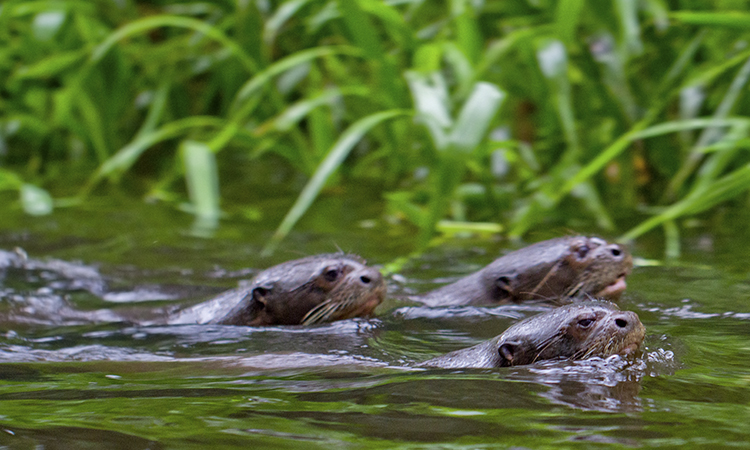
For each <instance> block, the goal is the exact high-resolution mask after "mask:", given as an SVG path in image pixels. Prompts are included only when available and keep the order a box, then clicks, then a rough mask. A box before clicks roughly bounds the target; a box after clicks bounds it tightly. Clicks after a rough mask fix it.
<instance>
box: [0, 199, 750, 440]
mask: <svg viewBox="0 0 750 450" xmlns="http://www.w3.org/2000/svg"><path fill="white" fill-rule="evenodd" d="M333 197H334V198H333V199H321V200H319V202H318V203H317V204H316V210H315V211H312V212H310V213H309V214H308V215H307V216H306V218H305V220H304V221H303V222H302V223H301V224H300V226H299V227H298V228H299V231H297V232H295V233H294V234H293V235H292V236H291V237H290V238H289V240H287V241H286V242H284V243H283V244H282V246H281V248H280V250H279V251H278V252H277V253H276V254H275V255H274V256H273V257H271V258H268V259H263V258H261V257H260V256H259V250H260V248H261V247H262V245H263V244H264V243H265V242H266V241H267V239H268V237H269V235H270V230H268V229H263V228H262V227H260V225H258V226H255V225H253V224H252V223H249V222H248V221H247V220H246V219H243V220H233V219H232V217H229V218H227V219H225V220H224V221H223V222H222V226H221V227H220V228H219V229H218V230H217V231H216V232H215V233H214V235H213V237H210V238H207V237H195V236H193V234H194V232H193V231H191V218H190V216H188V215H186V214H184V213H182V212H179V211H174V210H171V209H169V208H167V207H165V206H163V205H156V206H154V205H146V204H142V203H140V202H135V203H131V202H128V201H126V200H122V201H119V202H114V203H115V204H116V206H112V205H113V201H112V199H107V201H106V202H104V201H102V202H101V203H102V204H97V201H96V200H92V201H91V203H89V204H88V205H87V206H82V207H77V208H74V209H69V210H65V209H62V210H57V211H55V213H53V214H52V215H51V216H47V217H42V218H30V217H28V216H24V215H23V214H22V213H21V212H14V211H13V210H8V211H7V213H4V216H3V217H2V218H0V249H4V250H12V249H13V248H14V247H17V246H18V247H22V248H24V249H25V250H26V251H27V252H28V254H29V257H31V258H34V259H36V260H41V261H47V262H48V263H49V262H50V261H53V262H55V261H58V260H59V261H63V262H66V263H70V264H64V263H63V264H60V265H58V266H54V267H52V268H50V266H49V265H44V266H40V267H38V268H36V269H34V268H33V267H32V268H29V269H24V270H21V269H12V268H6V269H5V270H1V269H0V316H2V317H4V319H3V321H2V322H0V447H2V448H12V449H16V448H18V449H21V448H24V449H25V448H53V449H56V448H123V449H140V448H143V449H146V448H150V449H156V448H214V449H219V448H240V447H242V448H248V447H249V448H326V449H332V448H354V449H356V448H435V447H440V448H490V447H491V448H503V447H528V448H542V447H570V448H575V447H580V448H596V447H600V446H601V447H603V446H607V447H611V446H615V447H678V446H679V447H684V446H686V445H688V446H693V447H701V448H705V447H709V446H710V447H711V448H716V447H725V446H740V447H746V446H748V445H750V444H748V442H750V303H749V302H748V296H749V295H750V276H749V273H748V269H747V267H748V262H749V261H748V260H749V259H750V257H748V252H747V245H746V244H747V242H748V236H747V235H741V236H738V235H737V233H738V232H736V231H734V232H732V233H725V232H721V231H712V232H711V233H705V234H701V233H699V232H695V233H694V234H693V235H689V236H686V237H685V238H684V239H683V250H684V251H683V256H682V257H681V258H680V259H679V260H677V261H674V262H672V263H670V264H666V265H664V264H662V265H652V264H650V263H649V264H644V265H642V266H641V267H637V268H636V269H635V270H634V273H633V274H632V275H631V276H630V277H629V279H628V284H629V288H628V291H627V292H626V293H625V294H624V296H623V298H622V300H621V301H620V306H621V308H622V309H628V310H632V311H635V312H637V313H638V314H639V315H640V318H641V320H642V322H643V323H644V324H645V326H646V328H647V337H646V342H645V350H644V353H643V355H642V356H641V357H639V358H637V359H634V360H625V359H621V358H619V357H612V358H610V359H607V360H597V359H595V360H590V361H583V362H575V363H571V362H548V363H544V364H536V365H532V366H528V367H517V368H507V369H496V370H453V371H448V370H422V369H417V368H415V364H416V363H418V362H419V361H423V360H426V359H428V358H431V357H434V356H437V355H439V354H442V353H444V352H447V351H451V350H455V349H458V348H463V347H467V346H470V345H473V344H476V343H479V342H481V341H483V340H485V339H488V338H491V337H493V336H495V335H497V334H499V333H501V332H502V331H503V330H504V329H506V328H507V327H508V326H510V325H511V324H512V323H515V322H516V321H518V320H519V319H521V318H524V317H528V316H530V315H533V314H535V313H537V312H539V311H541V310H542V309H543V307H542V306H539V305H530V306H506V307H497V308H470V307H463V308H449V309H438V308H435V309H430V308H425V307H420V306H416V305H409V304H405V303H400V302H398V301H395V300H392V299H389V300H388V301H387V302H386V303H385V304H383V305H382V306H381V307H380V308H379V309H378V317H377V318H373V319H356V320H346V321H341V322H337V323H334V324H328V325H321V326H316V327H311V328H298V327H273V328H257V329H253V328H245V327H230V326H193V325H191V326H150V327H149V326H133V325H128V324H122V323H107V322H106V321H105V322H99V323H90V322H88V321H86V320H78V321H76V320H68V319H66V320H62V319H60V318H59V317H56V315H55V313H54V311H55V308H60V307H64V306H65V305H71V304H72V305H73V306H75V308H77V309H80V310H85V311H97V310H102V309H115V310H116V309H119V308H123V309H128V310H135V311H137V310H138V308H142V309H143V310H147V309H148V308H151V307H155V306H160V305H164V304H166V303H168V302H195V301H199V300H201V299H205V298H208V297H209V296H210V295H212V294H213V293H216V292H220V291H221V290H224V289H229V288H232V287H235V286H236V285H237V283H238V282H240V281H241V280H246V279H249V278H251V277H252V276H253V274H255V273H256V272H257V271H258V270H262V269H263V268H265V267H269V266H271V265H273V264H276V263H279V262H281V261H284V260H288V259H293V258H297V257H300V256H304V255H308V254H314V253H320V252H335V251H337V250H338V249H339V248H340V249H342V250H344V251H351V252H354V253H358V254H360V255H362V256H364V257H365V258H367V259H368V261H369V263H371V264H374V265H383V264H387V263H389V262H391V261H394V260H395V259H396V258H398V257H402V256H406V255H404V254H403V251H404V250H403V249H404V248H410V245H409V243H410V242H411V241H412V240H413V239H414V234H413V230H411V229H408V228H407V227H405V226H398V225H389V224H385V223H383V220H382V212H381V211H378V210H377V208H376V207H375V206H369V205H368V203H367V202H361V201H357V202H354V201H351V204H349V203H348V201H347V200H344V198H346V197H347V196H346V195H341V196H333ZM373 204H374V203H373ZM269 211H271V212H267V211H265V210H264V212H265V213H266V214H267V215H266V216H265V217H264V218H263V219H262V223H278V220H277V219H279V218H280V216H279V217H277V216H276V215H278V214H281V213H282V212H283V208H280V209H279V212H277V213H274V212H273V211H275V210H269ZM235 214H242V212H236V211H235ZM274 214H276V215H274ZM332 217H335V219H333V220H336V222H337V224H338V226H337V227H334V229H331V228H332V227H331V225H330V223H331V221H332ZM565 233H566V231H565V230H561V231H560V232H559V233H556V234H549V235H541V234H539V235H534V236H531V238H530V239H529V241H533V240H541V239H546V238H549V237H553V236H555V235H561V234H565ZM519 245H520V244H511V243H508V242H505V241H500V240H496V239H490V238H467V239H453V240H449V241H447V242H446V243H445V244H444V245H441V246H438V247H435V248H434V249H433V250H430V251H429V252H427V253H426V254H424V255H422V256H419V257H416V258H413V259H411V260H409V261H408V262H407V263H406V264H405V265H404V266H403V268H402V269H401V270H400V271H399V272H398V273H397V274H393V275H389V276H388V277H387V280H388V285H389V293H390V295H391V296H392V297H393V296H397V295H398V294H403V293H414V292H423V291H426V290H428V289H431V288H434V287H437V286H438V285H440V284H443V283H445V282H447V281H450V280H452V279H455V278H456V277H458V276H460V275H462V274H465V273H469V272H471V271H473V270H476V269H478V268H480V267H482V266H484V265H485V264H487V263H489V262H490V261H492V260H493V259H494V258H495V257H497V256H498V255H500V254H503V253H506V252H508V251H510V250H512V249H514V248H517V247H518V246H519ZM631 250H632V252H633V253H634V255H635V256H636V257H638V258H639V261H641V262H643V261H644V260H645V261H647V262H648V260H649V258H658V257H659V255H660V254H661V252H662V251H663V248H662V246H661V243H660V242H659V235H658V234H655V235H654V236H651V237H650V240H648V239H644V240H643V242H636V243H635V244H634V246H633V247H632V249H631Z"/></svg>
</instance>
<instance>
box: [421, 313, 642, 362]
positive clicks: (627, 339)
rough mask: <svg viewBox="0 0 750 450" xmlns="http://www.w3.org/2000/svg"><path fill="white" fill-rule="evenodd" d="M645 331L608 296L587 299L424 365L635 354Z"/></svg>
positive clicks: (526, 321)
mask: <svg viewBox="0 0 750 450" xmlns="http://www.w3.org/2000/svg"><path fill="white" fill-rule="evenodd" d="M645 335H646V329H645V327H644V326H643V324H642V323H641V321H640V320H639V318H638V315H637V314H635V313H634V312H630V311H620V309H619V308H618V307H617V306H616V305H614V304H613V303H610V302H606V301H587V302H580V303H574V304H569V305H565V306H560V307H558V308H555V309H553V310H551V311H548V312H545V313H541V314H538V315H536V316H533V317H530V318H528V319H526V320H523V321H521V322H519V323H517V324H515V325H513V326H511V327H510V328H508V329H507V330H506V331H505V332H504V333H502V334H501V335H499V336H497V337H495V338H494V339H491V340H489V341H487V342H484V343H481V344H479V345H475V346H474V347H471V348H467V349H463V350H457V351H455V352H451V353H448V354H446V355H443V356H439V357H437V358H434V359H431V360H429V361H426V362H424V363H422V366H425V367H440V368H447V369H452V368H491V367H506V366H517V365H524V364H531V363H534V362H537V361H542V360H548V359H584V358H589V357H594V356H599V357H606V356H610V355H614V354H631V353H633V352H635V351H636V350H637V349H638V348H639V347H640V345H641V343H642V342H643V338H644V337H645Z"/></svg>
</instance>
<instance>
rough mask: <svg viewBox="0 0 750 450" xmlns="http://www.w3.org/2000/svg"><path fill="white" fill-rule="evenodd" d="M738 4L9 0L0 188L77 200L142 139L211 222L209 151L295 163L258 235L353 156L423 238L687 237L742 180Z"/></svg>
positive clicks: (744, 138) (743, 71) (30, 203)
mask: <svg viewBox="0 0 750 450" xmlns="http://www.w3.org/2000/svg"><path fill="white" fill-rule="evenodd" d="M735 3H737V5H735ZM733 5H734V6H735V7H736V8H735V7H733ZM742 7H743V4H742V2H731V1H724V2H711V3H707V4H700V5H698V4H696V3H695V2H689V1H680V0H675V1H670V2H664V1H663V0H640V1H636V0H618V1H615V2H597V1H593V0H588V1H586V0H560V1H557V2H551V1H538V2H526V1H521V0H518V1H502V2H488V1H476V0H451V1H448V2H439V3H438V2H426V1H424V0H289V1H284V2H282V1H264V2H198V1H160V2H137V1H128V0H122V1H117V2H112V1H110V0H106V1H105V0H92V1H79V0H57V1H54V2H51V1H26V0H5V1H4V2H3V3H2V5H1V6H0V49H1V50H0V79H2V80H5V81H4V82H3V84H2V86H0V189H1V190H11V191H17V192H18V193H19V197H18V198H19V203H18V204H19V205H21V206H22V207H23V208H24V210H25V211H26V212H28V213H29V214H46V213H49V212H50V211H52V209H53V207H62V205H73V207H75V206H74V205H75V204H77V203H80V202H85V201H86V198H87V196H89V195H91V193H92V192H93V191H94V190H96V189H97V188H98V187H99V186H100V185H101V184H102V183H118V182H120V180H121V179H122V178H123V177H128V176H134V175H138V174H137V173H134V172H136V171H137V167H138V166H137V164H136V163H137V162H138V161H139V159H141V158H143V157H144V155H145V154H147V153H148V154H149V158H150V160H152V159H153V160H157V161H159V162H160V164H159V168H160V170H158V171H157V173H156V174H155V175H153V174H152V175H150V176H151V177H152V178H151V179H150V186H151V187H152V188H151V189H152V191H151V192H146V193H145V195H147V196H151V197H156V198H161V199H164V200H165V205H179V204H181V203H184V202H185V201H187V202H189V203H190V204H191V205H192V207H191V208H190V211H191V212H193V213H194V214H195V215H196V217H197V219H198V220H199V221H200V223H201V224H202V226H203V227H205V228H208V229H210V228H212V227H215V226H217V224H218V223H219V221H220V217H221V211H220V205H221V198H220V196H221V186H222V184H223V183H224V182H226V180H223V179H222V174H221V173H220V170H219V169H218V167H221V164H219V163H217V162H221V160H222V158H228V157H230V156H229V155H234V156H236V155H237V154H241V155H245V157H246V158H251V159H253V158H267V157H269V154H275V155H277V156H278V157H280V158H281V159H282V160H284V161H286V163H287V164H288V165H289V166H290V167H292V168H294V170H296V171H299V172H300V173H301V174H303V175H305V176H307V177H309V182H308V183H307V185H306V186H305V187H304V189H303V190H302V191H301V192H300V194H299V198H298V199H297V201H296V202H295V204H294V206H293V207H292V208H291V209H290V211H289V213H288V214H287V216H286V218H285V219H284V220H283V222H282V223H281V224H279V225H278V229H277V231H276V233H275V234H274V237H273V239H272V240H271V242H270V243H269V245H268V247H267V248H266V251H267V252H270V251H273V249H274V248H275V246H276V245H278V243H279V242H280V241H281V240H282V239H283V238H284V236H286V234H287V233H289V231H290V230H292V229H293V227H294V225H295V223H296V222H297V221H298V220H299V218H300V217H302V216H303V215H304V214H305V212H306V211H307V210H308V209H310V208H315V200H316V198H317V197H318V196H319V195H321V192H324V188H325V187H326V186H330V185H332V184H337V183H347V182H352V181H354V180H356V179H358V178H362V177H365V178H368V179H377V180H380V181H381V182H382V183H381V185H382V186H383V196H382V198H383V202H384V203H385V204H386V206H387V209H388V211H389V213H390V214H392V215H394V216H396V217H400V218H402V219H403V220H405V221H408V222H411V223H412V224H413V225H414V226H415V227H417V228H418V229H419V232H420V234H419V236H420V237H419V239H418V240H417V241H415V248H423V247H425V246H426V245H429V242H430V240H431V239H432V238H433V237H434V235H435V233H436V232H440V231H439V230H440V229H451V232H452V233H454V232H455V230H456V228H457V227H458V228H460V227H462V226H465V227H466V229H467V230H472V229H476V227H477V226H479V227H480V228H482V227H484V225H483V224H487V225H489V228H491V229H503V230H504V232H505V233H507V234H508V235H509V236H514V237H517V236H523V235H524V234H525V233H527V232H528V231H529V230H532V229H534V228H538V227H542V226H546V225H548V224H558V225H560V226H565V225H566V224H568V223H572V222H571V221H573V220H574V221H575V223H578V224H580V223H581V222H582V221H583V222H584V223H589V224H591V225H592V226H596V227H599V228H600V229H601V230H602V232H604V233H607V234H613V233H617V232H623V234H622V237H623V238H627V239H633V238H637V237H638V236H640V235H642V234H644V233H647V232H650V231H652V230H653V229H655V228H658V227H662V228H663V230H664V233H665V236H666V237H667V239H668V240H669V243H668V247H669V248H672V249H674V248H679V247H678V246H677V247H675V246H676V245H677V240H678V239H679V230H680V226H679V225H680V220H682V219H684V218H687V217H693V216H696V215H701V214H710V213H711V211H712V210H714V209H715V208H716V207H718V206H719V205H722V204H726V203H728V202H738V201H745V200H747V192H748V189H750V157H749V154H748V152H747V151H745V150H747V148H748V147H749V146H750V137H749V136H748V133H749V132H750V127H749V126H748V124H749V123H750V117H749V116H748V115H749V114H750V102H749V101H748V87H747V86H748V79H749V78H750V50H749V49H748V48H747V42H748V31H750V13H746V12H744V11H742ZM733 8H734V9H735V10H733ZM355 149H356V150H357V151H356V152H355V151H353V150H355ZM52 167H63V168H65V170H76V171H83V172H85V174H86V177H85V178H86V179H87V181H84V182H81V183H80V185H79V186H77V189H78V195H77V197H76V199H75V200H76V201H70V199H63V198H54V195H50V193H48V192H47V190H45V188H47V187H48V186H49V185H51V184H52V183H51V181H52V180H51V179H50V178H51V177H55V176H57V175H56V174H57V173H59V172H60V170H51V168H52ZM334 174H338V175H336V176H334ZM248 176H252V174H249V175H248ZM165 192H167V193H169V195H165V194H164V193H165ZM52 194H55V193H54V192H52ZM324 195H325V194H324ZM634 217H635V218H637V221H634V219H633V218H634ZM446 220H447V221H449V222H452V225H451V224H449V222H446ZM438 223H440V224H442V225H441V226H440V227H438ZM464 224H465V225H464ZM615 224H619V225H618V226H616V225H615ZM626 227H632V228H630V229H629V230H626V229H625V228H626ZM673 253H674V251H673Z"/></svg>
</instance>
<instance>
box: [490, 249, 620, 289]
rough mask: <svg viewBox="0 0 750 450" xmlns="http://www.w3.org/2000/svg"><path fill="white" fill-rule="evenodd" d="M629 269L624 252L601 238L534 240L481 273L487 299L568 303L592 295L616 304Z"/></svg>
mask: <svg viewBox="0 0 750 450" xmlns="http://www.w3.org/2000/svg"><path fill="white" fill-rule="evenodd" d="M632 267H633V258H632V257H631V256H630V254H629V253H628V252H627V250H626V249H625V248H624V247H622V246H620V245H618V244H611V243H609V242H607V241H605V240H603V239H600V238H596V237H586V236H573V237H565V238H559V239H551V240H548V241H543V242H538V243H536V244H534V245H531V246H528V247H525V248H522V249H520V250H517V251H515V252H512V253H509V254H507V255H505V256H503V257H501V258H499V259H497V260H496V261H495V262H493V263H492V264H490V265H489V266H487V267H486V268H485V269H484V270H482V271H481V272H480V273H482V274H483V277H482V278H483V280H484V285H485V286H486V289H485V292H486V293H487V294H486V297H489V300H490V301H494V302H502V301H524V300H533V299H541V300H563V301H565V300H567V299H570V298H572V297H576V296H585V295H588V296H595V297H599V298H605V299H608V300H616V299H617V298H619V296H620V294H621V293H622V292H623V291H624V290H625V288H626V284H625V277H626V276H627V275H628V274H629V273H630V270H631V269H632Z"/></svg>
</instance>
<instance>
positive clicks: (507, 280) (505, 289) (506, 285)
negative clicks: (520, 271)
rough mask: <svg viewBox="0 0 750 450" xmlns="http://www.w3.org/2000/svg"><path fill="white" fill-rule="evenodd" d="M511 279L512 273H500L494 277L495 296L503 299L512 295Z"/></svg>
mask: <svg viewBox="0 0 750 450" xmlns="http://www.w3.org/2000/svg"><path fill="white" fill-rule="evenodd" d="M513 279H514V277H513V276H512V275H501V276H499V277H497V278H496V279H495V288H496V289H497V291H498V292H497V294H499V295H497V298H498V299H503V298H507V297H512V296H513Z"/></svg>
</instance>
